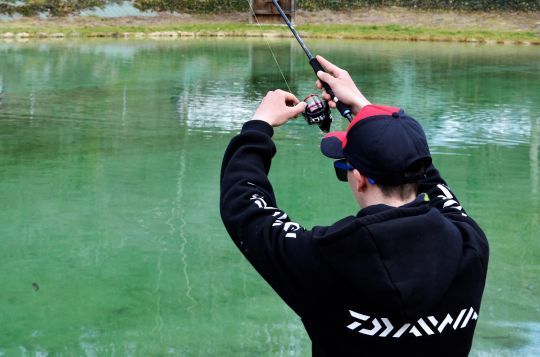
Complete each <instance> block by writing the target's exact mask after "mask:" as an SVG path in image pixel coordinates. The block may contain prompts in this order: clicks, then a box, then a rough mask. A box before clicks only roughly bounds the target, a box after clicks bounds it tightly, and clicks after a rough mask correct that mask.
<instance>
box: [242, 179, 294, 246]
mask: <svg viewBox="0 0 540 357" xmlns="http://www.w3.org/2000/svg"><path fill="white" fill-rule="evenodd" d="M248 184H251V185H253V184H252V183H251V182H248ZM253 186H255V185H253ZM250 200H251V201H252V202H253V203H254V204H255V205H256V206H257V207H259V208H260V209H263V210H268V211H272V217H274V223H273V224H272V227H279V228H280V229H281V228H282V229H283V231H285V232H286V234H285V238H296V233H294V232H296V231H297V230H299V229H300V228H301V227H300V225H299V224H298V223H296V222H291V221H290V219H289V216H287V213H285V212H283V211H280V210H279V209H278V208H276V207H272V206H269V205H268V204H267V203H266V201H265V199H264V197H263V196H261V195H259V194H254V195H252V196H251V198H250Z"/></svg>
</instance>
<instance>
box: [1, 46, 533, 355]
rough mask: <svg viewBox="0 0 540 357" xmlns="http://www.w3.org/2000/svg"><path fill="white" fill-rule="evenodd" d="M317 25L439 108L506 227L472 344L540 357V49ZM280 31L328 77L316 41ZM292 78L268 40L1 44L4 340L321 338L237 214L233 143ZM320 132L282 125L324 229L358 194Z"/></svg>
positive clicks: (351, 60) (438, 121) (290, 50)
mask: <svg viewBox="0 0 540 357" xmlns="http://www.w3.org/2000/svg"><path fill="white" fill-rule="evenodd" d="M308 42H309V46H310V47H311V49H312V51H313V52H315V53H320V54H323V55H326V57H327V58H329V59H331V60H333V61H334V62H335V63H337V64H338V65H340V66H342V67H344V68H347V69H348V70H349V72H350V73H351V75H352V76H353V78H354V79H355V80H356V81H357V83H359V86H360V88H361V89H362V90H363V91H364V93H365V94H366V96H367V97H368V98H370V99H371V100H372V101H373V102H374V103H378V104H387V105H395V106H400V107H402V108H405V109H406V110H407V111H408V112H409V113H410V114H412V115H413V116H414V117H416V118H417V119H418V120H419V121H420V122H421V123H422V124H423V126H424V128H425V130H426V133H427V136H428V141H429V143H430V145H431V147H432V152H433V153H434V161H435V163H436V164H437V166H438V168H439V169H440V170H441V172H442V174H443V176H444V177H445V178H446V179H447V181H448V182H449V183H450V185H451V187H452V188H453V190H454V191H455V193H456V194H457V196H458V197H459V198H460V200H461V202H462V204H463V206H464V207H465V209H466V210H467V211H468V213H469V214H470V215H471V216H472V217H474V218H475V219H476V220H477V221H478V222H479V224H480V225H481V226H482V227H483V228H484V230H485V231H486V234H487V236H488V238H489V240H490V244H491V259H490V267H489V273H488V281H487V286H486V290H485V294H484V300H483V304H482V309H481V312H480V318H479V325H478V328H477V330H476V335H475V340H474V345H473V353H472V354H473V355H477V356H482V355H490V356H491V355H496V356H497V355H500V356H510V355H512V356H513V355H539V354H540V299H539V298H538V296H540V278H539V277H540V239H539V236H540V204H539V202H540V192H539V191H540V187H539V186H540V184H539V175H540V169H539V161H538V156H539V146H540V95H539V93H540V48H539V47H527V46H504V45H493V46H489V45H474V44H449V43H407V42H401V43H400V42H375V41H354V42H352V41H351V42H349V41H311V40H310V41H308ZM270 46H271V48H272V50H273V51H274V53H275V56H276V58H277V60H278V62H279V66H280V68H281V70H282V71H283V76H284V77H285V78H286V80H287V83H288V84H289V86H290V89H291V90H292V91H293V92H294V93H296V94H297V95H298V96H299V97H302V98H303V97H305V96H307V95H308V94H310V93H312V92H314V91H315V89H314V88H313V85H314V76H313V73H312V72H311V69H310V68H309V66H308V64H307V62H306V59H305V57H304V54H303V52H302V51H301V49H300V48H299V47H298V45H297V44H296V43H295V42H293V41H292V40H270ZM274 88H283V89H286V88H287V86H286V84H285V82H284V79H283V77H282V75H281V74H280V72H279V70H278V68H277V66H276V64H275V63H274V60H273V58H272V55H271V54H270V52H269V50H268V47H267V44H266V43H265V42H264V41H262V40H243V39H200V40H199V39H192V40H176V41H134V42H129V41H122V40H117V41H114V40H109V41H92V42H90V41H81V42H75V41H74V42H69V41H59V42H29V43H5V42H4V43H0V197H1V202H2V209H1V210H0V239H1V247H2V248H1V249H0V269H1V271H2V274H0V287H1V288H0V356H3V355H5V356H18V355H21V356H22V355H36V356H37V355H40V356H43V355H47V354H49V355H88V356H94V355H95V356H104V355H105V356H107V355H181V356H194V355H201V356H212V355H220V356H226V355H230V356H263V355H268V356H281V355H287V356H307V355H309V354H310V342H309V339H308V337H307V335H306V334H305V332H304V329H303V327H302V325H301V322H300V321H299V319H298V318H297V317H296V316H295V315H294V314H293V313H292V312H291V311H290V310H289V309H288V308H287V307H286V306H285V305H284V304H283V303H282V302H281V300H280V299H279V298H278V296H277V295H276V294H275V293H274V292H273V290H272V289H271V288H269V287H268V286H267V285H266V283H264V281H263V280H262V279H261V278H260V277H259V276H258V275H257V274H256V272H255V271H254V269H253V268H251V266H250V265H249V264H248V263H247V262H246V261H245V260H244V258H243V257H242V256H241V254H240V253H239V252H238V251H237V250H236V248H235V246H234V245H233V243H232V242H231V241H230V239H229V238H228V236H227V234H226V232H225V229H224V228H223V225H222V223H221V220H220V217H219V211H218V195H219V169H220V164H221V157H222V155H223V152H224V150H225V147H226V145H227V144H228V141H229V140H230V139H231V137H232V136H233V135H234V134H236V133H237V132H238V131H239V129H240V127H241V125H242V123H243V122H244V121H246V120H248V119H250V117H251V114H252V113H253V111H254V109H255V108H256V106H257V104H258V102H259V101H260V99H261V98H262V96H263V95H264V94H265V93H266V92H267V91H268V90H270V89H274ZM334 117H335V119H336V120H335V124H334V128H340V127H341V128H344V127H345V125H346V123H345V122H344V120H342V119H338V118H337V117H338V115H337V113H335V114H334ZM320 138H321V133H320V131H319V130H318V129H317V128H316V127H310V126H308V125H306V124H305V122H304V121H303V120H301V119H299V120H297V121H294V122H292V123H291V124H289V125H287V126H285V127H283V128H280V129H278V130H276V135H275V141H276V143H277V147H278V154H277V156H276V158H275V161H274V163H273V166H272V171H271V180H272V182H273V184H274V187H275V190H276V195H277V198H278V202H279V204H280V206H281V208H283V209H284V210H286V211H287V212H288V213H289V214H290V215H291V216H292V217H293V218H294V219H295V221H299V222H300V223H302V224H303V225H304V226H307V227H311V226H313V225H315V224H318V225H321V224H331V223H333V222H334V221H336V220H338V219H340V218H342V217H343V216H346V215H350V214H355V213H356V211H357V207H356V205H355V203H354V201H353V200H352V199H351V197H350V192H349V189H348V187H347V185H344V184H340V183H338V182H336V180H335V177H334V173H333V168H332V166H331V162H330V160H328V159H325V158H324V157H323V156H322V155H321V154H320V152H319V149H318V144H319V140H320Z"/></svg>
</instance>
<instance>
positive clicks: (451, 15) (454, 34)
mask: <svg viewBox="0 0 540 357" xmlns="http://www.w3.org/2000/svg"><path fill="white" fill-rule="evenodd" d="M295 23H296V25H297V27H298V28H299V30H300V31H301V32H302V33H303V35H304V36H306V37H320V38H369V39H391V40H416V41H460V42H487V43H489V42H494V43H518V44H520V43H521V44H540V13H538V12H536V13H526V12H461V11H460V12H457V11H426V10H411V9H404V8H397V7H392V8H370V9H358V10H354V11H347V12H335V11H329V10H325V11H318V12H307V11H298V12H297V15H296V19H295ZM347 28H350V31H349V30H347ZM202 36H218V37H263V36H268V37H286V36H289V34H288V33H287V32H286V31H285V30H283V29H281V28H280V27H279V26H266V25H264V26H261V27H259V26H257V25H249V24H248V14H247V13H238V12H236V13H225V14H215V15H201V14H175V15H170V14H160V15H158V16H155V17H122V18H112V19H111V18H98V17H68V18H54V19H45V20H44V19H39V18H21V19H15V20H3V21H0V39H3V40H4V41H13V40H20V41H24V40H28V39H36V38H37V39H39V38H81V37H82V38H86V37H88V38H93V37H117V38H118V37H119V38H177V37H202Z"/></svg>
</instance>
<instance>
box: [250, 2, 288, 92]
mask: <svg viewBox="0 0 540 357" xmlns="http://www.w3.org/2000/svg"><path fill="white" fill-rule="evenodd" d="M246 1H247V2H248V4H249V8H250V9H251V13H252V14H253V17H254V18H255V22H257V25H258V26H259V30H260V31H261V33H262V35H263V36H262V37H263V39H264V42H266V46H268V49H269V50H270V53H271V54H272V57H273V58H274V62H275V63H276V66H277V68H278V70H279V73H281V77H283V80H284V81H285V85H286V86H287V89H288V90H289V92H290V93H292V90H291V87H289V82H287V78H285V74H284V73H283V71H282V70H281V66H280V65H279V62H278V60H277V57H276V55H275V53H274V51H273V50H272V47H271V46H270V42H268V40H267V39H266V37H264V32H263V30H262V25H261V23H260V22H259V19H258V18H257V15H255V10H253V5H252V4H251V1H250V0H246Z"/></svg>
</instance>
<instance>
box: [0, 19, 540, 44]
mask: <svg viewBox="0 0 540 357" xmlns="http://www.w3.org/2000/svg"><path fill="white" fill-rule="evenodd" d="M297 29H298V31H299V32H300V33H301V35H302V36H304V37H310V38H344V39H379V40H409V41H463V42H497V43H505V42H511V43H530V44H536V45H540V34H537V33H535V32H532V31H491V30H483V29H475V28H470V29H460V30H452V29H441V28H430V27H416V26H400V25H380V26H379V25H367V26H362V25H344V24H331V25H327V24H325V25H322V24H308V25H301V26H297ZM171 31H174V32H181V34H180V35H181V36H188V35H193V36H236V37H259V36H263V35H265V36H275V37H289V36H290V35H291V34H290V32H289V30H288V28H287V27H286V26H282V25H262V26H258V25H250V24H238V23H188V24H171V23H168V24H149V25H144V26H142V25H129V24H122V25H114V24H107V23H103V24H99V26H98V25H88V24H78V23H76V22H74V23H66V24H61V25H58V24H56V23H51V24H49V23H47V22H42V21H34V22H28V21H21V22H17V21H9V22H4V23H0V38H1V37H2V34H3V35H4V37H5V34H6V33H12V34H13V35H14V36H15V37H17V35H18V34H19V35H20V34H23V33H25V34H27V36H26V37H31V38H38V37H48V36H49V35H52V34H58V33H61V34H64V35H65V36H66V37H82V38H85V37H88V38H92V37H124V36H128V37H129V35H133V34H135V33H143V34H146V35H150V34H156V33H163V32H171ZM125 34H128V35H125Z"/></svg>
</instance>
